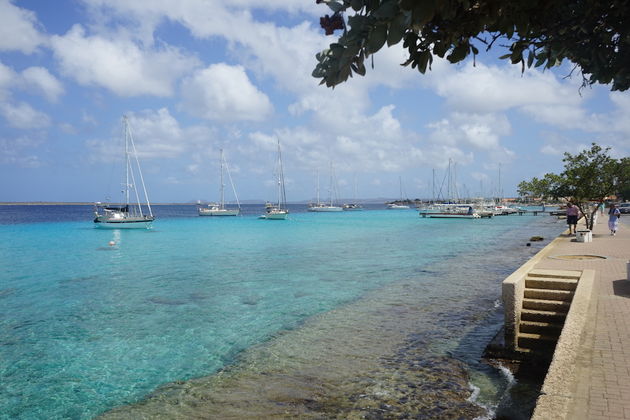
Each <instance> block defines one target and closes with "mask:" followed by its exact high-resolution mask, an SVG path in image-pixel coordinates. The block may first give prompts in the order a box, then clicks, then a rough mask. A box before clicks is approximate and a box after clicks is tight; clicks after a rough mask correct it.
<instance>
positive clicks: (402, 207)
mask: <svg viewBox="0 0 630 420" xmlns="http://www.w3.org/2000/svg"><path fill="white" fill-rule="evenodd" d="M398 181H399V182H400V201H398V202H396V201H394V202H393V203H389V204H387V208H388V209H389V210H406V209H409V206H408V205H406V204H401V203H402V202H404V201H405V199H404V198H403V189H402V177H398Z"/></svg>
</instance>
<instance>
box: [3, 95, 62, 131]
mask: <svg viewBox="0 0 630 420" xmlns="http://www.w3.org/2000/svg"><path fill="white" fill-rule="evenodd" d="M0 114H2V116H3V117H4V118H5V119H6V120H7V123H8V124H9V125H10V126H12V127H15V128H19V129H24V130H29V129H38V128H45V127H48V126H49V125H50V117H48V115H46V114H45V113H43V112H40V111H37V110H36V109H34V108H33V107H31V106H30V105H29V104H27V103H25V102H20V103H19V104H13V103H6V102H5V103H0Z"/></svg>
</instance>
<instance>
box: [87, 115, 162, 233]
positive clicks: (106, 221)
mask: <svg viewBox="0 0 630 420" xmlns="http://www.w3.org/2000/svg"><path fill="white" fill-rule="evenodd" d="M122 122H123V137H124V139H125V171H124V175H123V184H122V185H123V189H122V194H123V199H122V204H103V203H101V202H96V203H95V204H94V226H96V227H99V228H115V229H121V228H145V229H150V228H151V223H152V222H153V220H155V217H154V216H153V212H152V210H151V203H149V195H148V194H147V189H146V187H145V185H144V178H143V177H142V171H141V170H140V161H139V160H138V153H137V152H136V145H135V143H134V141H133V135H132V134H131V127H130V125H129V119H128V118H127V116H123V119H122ZM136 172H137V173H136ZM136 176H137V177H138V179H139V181H140V185H141V186H142V193H143V194H142V195H143V198H144V199H145V203H146V204H145V206H146V211H144V210H143V205H142V203H141V200H140V193H139V192H138V189H137V188H136ZM132 197H135V203H132V202H131V201H132Z"/></svg>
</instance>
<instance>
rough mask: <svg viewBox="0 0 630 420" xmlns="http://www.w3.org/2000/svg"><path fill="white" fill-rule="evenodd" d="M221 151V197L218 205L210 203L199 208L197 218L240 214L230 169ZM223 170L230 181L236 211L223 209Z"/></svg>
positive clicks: (239, 204) (239, 205)
mask: <svg viewBox="0 0 630 420" xmlns="http://www.w3.org/2000/svg"><path fill="white" fill-rule="evenodd" d="M220 150H221V159H220V166H221V187H220V189H219V192H220V195H221V201H220V202H219V203H210V204H208V207H199V216H238V215H239V213H240V212H241V203H239V202H238V196H237V195H236V188H234V182H233V181H232V175H230V168H229V167H228V165H227V162H226V161H225V158H224V157H223V149H220ZM223 168H225V170H226V171H227V174H228V178H229V179H230V184H231V185H232V192H233V193H234V197H235V198H236V205H237V206H238V208H236V209H227V208H225V193H224V190H225V183H224V182H223Z"/></svg>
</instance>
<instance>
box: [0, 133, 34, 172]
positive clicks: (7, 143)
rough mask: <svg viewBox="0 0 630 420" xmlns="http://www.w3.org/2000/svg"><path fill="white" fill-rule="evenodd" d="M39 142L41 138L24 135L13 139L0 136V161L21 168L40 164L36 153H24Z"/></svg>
mask: <svg viewBox="0 0 630 420" xmlns="http://www.w3.org/2000/svg"><path fill="white" fill-rule="evenodd" d="M40 143H41V140H36V139H34V138H31V137H25V136H22V137H18V138H14V139H7V138H0V163H3V164H7V165H16V166H20V167H23V168H37V167H39V166H42V162H41V160H40V159H39V157H38V156H37V155H33V154H24V152H25V151H26V150H27V149H32V148H35V147H37V146H38V145H39V144H40Z"/></svg>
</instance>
